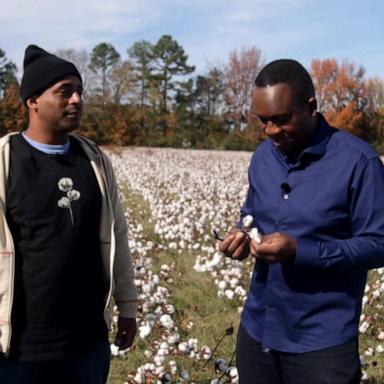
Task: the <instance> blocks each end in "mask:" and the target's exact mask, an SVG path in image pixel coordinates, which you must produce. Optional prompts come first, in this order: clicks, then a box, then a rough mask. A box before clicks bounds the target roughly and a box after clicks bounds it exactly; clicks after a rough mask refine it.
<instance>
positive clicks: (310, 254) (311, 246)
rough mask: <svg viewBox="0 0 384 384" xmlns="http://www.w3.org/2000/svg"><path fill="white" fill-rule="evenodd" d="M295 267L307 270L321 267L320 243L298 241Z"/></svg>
mask: <svg viewBox="0 0 384 384" xmlns="http://www.w3.org/2000/svg"><path fill="white" fill-rule="evenodd" d="M295 267H297V268H305V269H317V268H320V267H321V263H320V255H319V243H318V241H314V240H302V239H301V240H296V258H295Z"/></svg>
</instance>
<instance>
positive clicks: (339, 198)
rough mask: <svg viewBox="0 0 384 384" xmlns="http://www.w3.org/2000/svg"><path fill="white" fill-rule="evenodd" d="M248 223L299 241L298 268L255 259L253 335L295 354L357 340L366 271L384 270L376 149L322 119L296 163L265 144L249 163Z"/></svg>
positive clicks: (250, 303) (383, 210) (383, 179)
mask: <svg viewBox="0 0 384 384" xmlns="http://www.w3.org/2000/svg"><path fill="white" fill-rule="evenodd" d="M284 183H285V185H283V184H284ZM282 185H283V186H282ZM287 185H288V186H287ZM245 215H252V216H253V218H254V225H255V226H257V227H258V228H259V230H260V232H261V233H262V234H270V233H273V232H285V233H287V234H289V235H291V236H293V237H294V238H295V239H296V240H297V251H296V258H295V260H294V262H282V263H277V264H267V263H265V262H263V261H260V260H257V261H256V265H255V270H254V272H253V276H252V282H251V287H250V292H249V295H248V299H247V301H246V304H245V307H244V310H243V313H242V324H243V326H244V327H245V329H246V330H247V332H248V333H249V334H250V335H251V336H252V337H254V338H255V339H256V340H258V341H259V342H261V343H262V345H263V346H264V347H266V348H271V349H274V350H277V351H284V352H294V353H301V352H308V351H315V350H320V349H323V348H328V347H331V346H335V345H339V344H342V343H344V342H347V341H349V340H351V339H352V338H354V337H356V336H357V334H358V323H359V318H360V313H361V301H362V296H363V293H364V286H365V282H366V276H367V270H368V269H371V268H377V267H382V266H383V265H384V167H383V164H382V162H381V160H380V158H379V157H378V155H377V154H376V153H375V152H374V151H373V149H371V147H370V146H369V145H368V144H367V143H365V142H364V141H362V140H360V139H358V138H356V137H354V136H352V135H350V134H348V133H346V132H343V131H340V130H337V129H335V128H332V127H330V126H329V125H328V124H327V123H326V121H325V120H324V118H323V117H322V116H321V115H319V124H318V126H317V129H316V132H315V135H314V137H313V140H312V142H311V144H310V146H309V147H308V148H306V149H305V150H304V151H303V152H302V153H301V155H300V157H299V159H298V161H297V163H295V164H291V163H289V162H288V161H287V159H286V158H285V157H284V155H283V154H281V153H280V152H279V151H278V150H277V149H276V148H275V147H274V146H273V144H272V142H271V140H269V139H267V140H265V141H264V142H263V143H262V144H260V145H259V146H258V148H257V150H256V152H255V153H254V155H253V157H252V160H251V163H250V167H249V191H248V196H247V199H246V201H245V203H244V205H243V207H242V210H241V217H244V216H245Z"/></svg>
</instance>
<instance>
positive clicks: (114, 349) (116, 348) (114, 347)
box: [110, 344, 119, 356]
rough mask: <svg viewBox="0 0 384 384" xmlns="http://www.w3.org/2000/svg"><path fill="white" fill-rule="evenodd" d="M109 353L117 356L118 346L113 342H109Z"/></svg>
mask: <svg viewBox="0 0 384 384" xmlns="http://www.w3.org/2000/svg"><path fill="white" fill-rule="evenodd" d="M110 347H111V355H112V356H119V347H118V346H117V345H115V344H111V346H110Z"/></svg>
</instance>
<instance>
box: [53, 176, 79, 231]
mask: <svg viewBox="0 0 384 384" xmlns="http://www.w3.org/2000/svg"><path fill="white" fill-rule="evenodd" d="M57 186H58V187H59V189H60V191H62V192H65V193H66V196H63V197H61V198H60V199H59V201H58V202H57V205H58V206H59V207H60V208H67V209H68V210H69V213H70V216H71V223H72V226H73V225H74V219H73V212H72V203H73V202H74V201H76V200H79V199H80V192H79V191H77V190H76V189H73V181H72V179H71V178H70V177H62V178H61V179H60V180H59V181H58V183H57Z"/></svg>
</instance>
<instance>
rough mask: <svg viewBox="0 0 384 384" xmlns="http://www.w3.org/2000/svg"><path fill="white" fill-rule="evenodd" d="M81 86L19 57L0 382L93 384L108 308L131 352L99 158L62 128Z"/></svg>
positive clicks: (51, 67) (104, 344) (1, 185)
mask: <svg viewBox="0 0 384 384" xmlns="http://www.w3.org/2000/svg"><path fill="white" fill-rule="evenodd" d="M82 92H83V88H82V79H81V76H80V73H79V72H78V70H77V69H76V67H75V66H74V64H73V63H71V62H68V61H66V60H63V59H61V58H59V57H57V56H55V55H52V54H50V53H48V52H46V51H45V50H43V49H41V48H39V47H37V46H36V45H29V46H28V47H27V49H26V51H25V58H24V74H23V78H22V81H21V87H20V98H21V100H22V101H23V103H24V105H26V107H27V108H28V115H29V124H28V128H27V129H26V130H25V131H24V132H21V133H13V134H9V135H6V136H4V137H3V138H1V139H0V202H1V204H0V216H1V218H0V224H1V225H0V256H1V257H0V383H2V384H27V383H28V384H44V383H46V384H48V383H56V384H57V383H61V384H104V383H105V382H106V380H107V376H108V370H109V358H110V348H109V342H108V327H109V325H110V315H109V310H108V308H109V302H110V298H111V296H113V298H114V301H115V304H116V305H117V307H118V311H119V319H118V331H117V336H116V340H115V344H116V345H117V346H118V347H119V348H120V349H126V348H128V347H130V346H131V345H132V342H133V339H134V336H135V333H136V310H137V292H136V288H135V285H134V283H133V277H134V274H133V268H132V261H131V256H130V252H129V249H128V241H127V227H126V222H125V217H124V213H123V211H122V208H121V206H120V203H119V199H118V190H117V184H116V181H115V178H114V175H113V170H112V166H111V163H110V161H109V159H108V158H107V156H106V155H105V154H104V153H103V152H102V151H101V150H100V149H99V148H98V147H97V146H96V145H95V144H94V143H92V142H91V141H89V140H87V139H85V138H84V137H82V136H79V135H76V134H74V133H72V131H73V130H75V129H77V128H78V127H79V124H80V118H81V112H82Z"/></svg>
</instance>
